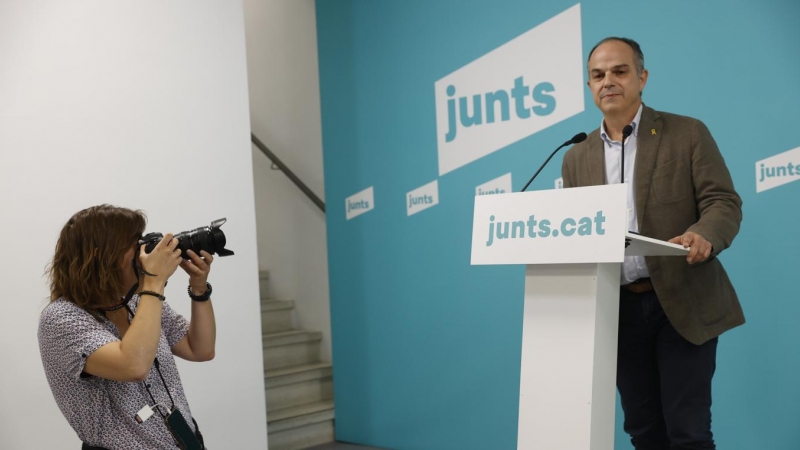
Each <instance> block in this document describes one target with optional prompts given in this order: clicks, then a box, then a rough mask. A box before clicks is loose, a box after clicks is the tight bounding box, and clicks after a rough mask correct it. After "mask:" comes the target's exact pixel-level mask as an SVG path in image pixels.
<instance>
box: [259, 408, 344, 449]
mask: <svg viewBox="0 0 800 450" xmlns="http://www.w3.org/2000/svg"><path fill="white" fill-rule="evenodd" d="M334 418H335V414H334V409H333V401H322V402H317V403H312V404H308V405H302V406H297V407H293V408H285V409H279V410H275V411H269V410H267V430H268V434H269V448H270V450H300V449H305V448H309V447H313V446H315V445H321V444H326V443H328V442H333V441H334V427H333V421H334Z"/></svg>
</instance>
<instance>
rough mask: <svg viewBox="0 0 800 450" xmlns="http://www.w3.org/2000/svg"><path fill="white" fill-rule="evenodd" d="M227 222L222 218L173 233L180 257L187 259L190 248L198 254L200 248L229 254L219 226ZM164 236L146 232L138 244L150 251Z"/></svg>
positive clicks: (146, 251)
mask: <svg viewBox="0 0 800 450" xmlns="http://www.w3.org/2000/svg"><path fill="white" fill-rule="evenodd" d="M225 222H227V219H225V218H222V219H218V220H215V221H213V222H211V225H210V226H207V227H200V228H195V229H194V230H191V231H183V232H180V233H178V234H176V235H175V239H177V240H178V248H179V249H180V250H181V258H183V259H189V255H188V254H187V253H186V251H187V250H192V251H193V252H195V253H196V254H197V255H198V256H199V255H200V250H205V251H207V252H208V253H210V254H212V255H214V254H217V255H219V256H230V255H233V252H232V251H230V250H228V249H226V248H225V233H223V232H222V230H220V228H219V227H221V226H222V224H224V223H225ZM163 237H164V235H163V234H161V233H148V234H146V235H145V236H144V237H142V239H140V240H139V245H144V246H145V247H144V251H145V253H150V252H151V251H153V249H154V248H155V247H156V244H158V243H159V242H160V241H161V239H162V238H163Z"/></svg>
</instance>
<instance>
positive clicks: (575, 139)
mask: <svg viewBox="0 0 800 450" xmlns="http://www.w3.org/2000/svg"><path fill="white" fill-rule="evenodd" d="M585 140H586V133H582V132H581V133H578V134H576V135H575V136H572V139H570V140H568V141H567V142H564V143H563V144H561V145H559V146H558V148H557V149H555V151H554V152H553V153H551V154H550V157H549V158H547V160H546V161H545V162H544V164H542V166H541V167H539V170H537V171H536V173H535V174H533V176H532V177H531V179H530V180H528V183H527V184H526V185H525V187H524V188H522V190H521V191H520V192H525V189H528V186H530V184H531V182H533V179H534V178H536V175H539V172H541V171H542V169H544V166H546V165H547V163H548V162H550V159H552V158H553V156H555V155H556V153H557V152H558V151H559V150H561V149H562V148H564V147H566V146H568V145H572V144H577V143H578V142H583V141H585Z"/></svg>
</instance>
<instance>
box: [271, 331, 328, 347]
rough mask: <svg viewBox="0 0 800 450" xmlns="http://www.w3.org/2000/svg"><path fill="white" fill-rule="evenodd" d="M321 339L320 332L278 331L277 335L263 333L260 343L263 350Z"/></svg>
mask: <svg viewBox="0 0 800 450" xmlns="http://www.w3.org/2000/svg"><path fill="white" fill-rule="evenodd" d="M321 339H322V333H321V332H319V331H308V330H289V331H279V332H277V333H264V334H262V335H261V341H262V344H263V346H264V347H265V348H269V347H280V346H283V345H291V344H301V343H304V342H311V341H319V340H321Z"/></svg>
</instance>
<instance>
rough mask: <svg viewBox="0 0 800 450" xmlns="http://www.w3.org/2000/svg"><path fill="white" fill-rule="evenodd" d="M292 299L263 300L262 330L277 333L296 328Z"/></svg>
mask: <svg viewBox="0 0 800 450" xmlns="http://www.w3.org/2000/svg"><path fill="white" fill-rule="evenodd" d="M293 310H294V302H293V301H291V300H261V331H262V332H264V333H276V332H279V331H289V330H291V329H292V328H294V322H293V320H292V311H293Z"/></svg>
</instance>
